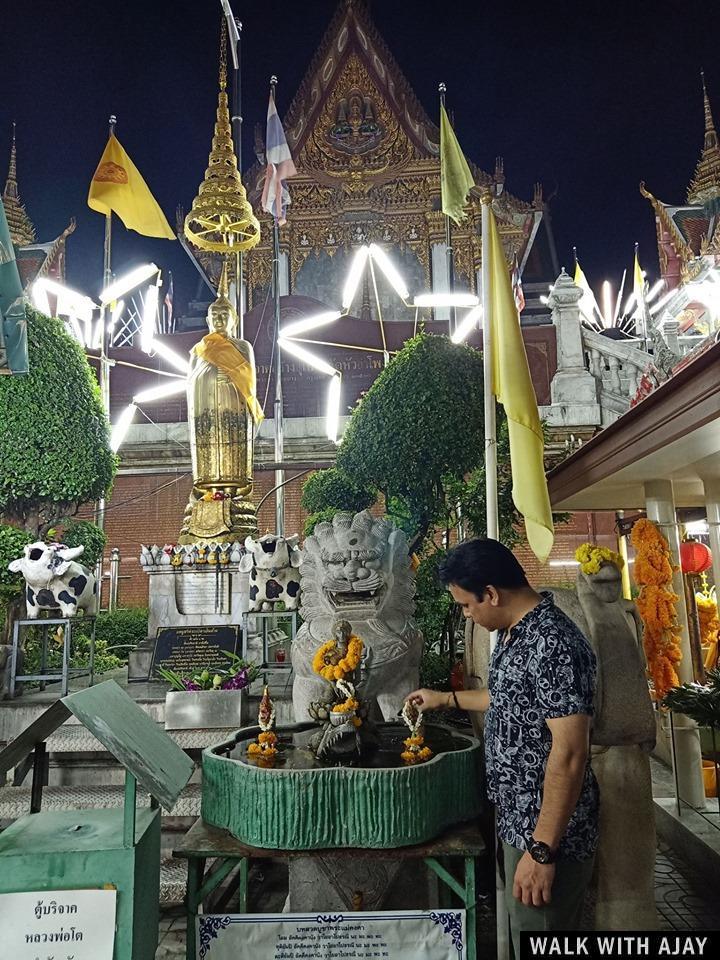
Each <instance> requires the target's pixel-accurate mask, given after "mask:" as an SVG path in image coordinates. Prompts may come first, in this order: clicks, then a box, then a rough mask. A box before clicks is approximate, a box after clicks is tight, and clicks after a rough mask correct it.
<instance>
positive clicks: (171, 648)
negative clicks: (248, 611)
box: [150, 625, 241, 677]
mask: <svg viewBox="0 0 720 960" xmlns="http://www.w3.org/2000/svg"><path fill="white" fill-rule="evenodd" d="M240 629H241V628H240V627H239V626H237V625H230V626H226V625H223V626H198V627H161V628H160V629H159V630H158V632H157V641H156V643H155V653H154V654H153V661H152V668H151V670H150V676H151V677H157V676H158V672H157V670H158V667H163V668H164V669H166V670H174V671H175V673H178V674H180V676H181V677H189V676H191V675H192V674H193V673H196V672H198V671H201V670H205V669H207V670H209V671H210V672H211V673H217V671H218V670H227V668H228V666H229V665H230V661H229V660H228V658H227V657H226V656H224V654H223V651H227V653H237V650H238V645H239V642H240Z"/></svg>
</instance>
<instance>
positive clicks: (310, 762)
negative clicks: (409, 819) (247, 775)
mask: <svg viewBox="0 0 720 960" xmlns="http://www.w3.org/2000/svg"><path fill="white" fill-rule="evenodd" d="M303 727H304V725H303ZM317 729H318V728H317V727H316V726H308V727H307V728H301V729H298V728H297V727H296V728H295V729H294V730H286V731H283V729H282V728H280V729H278V730H277V731H276V732H277V735H278V747H279V751H278V755H277V757H276V759H275V762H274V763H273V766H272V769H275V770H278V769H286V770H322V769H327V768H329V767H337V766H351V767H358V768H365V769H382V768H392V767H404V766H406V764H405V763H404V762H403V760H402V759H401V757H400V754H401V753H402V751H403V750H404V749H405V746H404V744H403V740H405V738H406V737H407V736H408V729H407V727H405V726H404V725H402V724H390V723H384V724H382V725H380V726H379V727H378V745H377V747H371V748H369V749H368V751H367V752H366V753H365V754H364V755H363V756H362V757H360V758H359V759H356V760H352V761H343V763H333V762H327V761H323V760H318V759H317V757H316V756H315V755H314V754H313V753H312V751H311V750H310V749H309V748H308V741H309V740H310V738H311V737H312V736H313V734H314V733H316V732H317ZM243 733H244V731H240V735H239V738H238V739H237V740H236V742H235V744H234V746H229V747H225V748H224V749H223V748H221V749H219V750H218V751H217V752H218V753H221V754H222V755H223V756H226V757H230V758H231V759H232V760H239V761H240V762H241V763H246V764H248V765H249V766H263V764H257V763H256V762H255V760H254V758H252V757H248V755H247V747H248V744H249V743H251V742H252V741H253V740H254V738H255V733H254V732H250V731H248V732H247V735H246V736H243ZM424 737H425V744H426V745H427V746H428V747H430V749H431V750H432V752H433V755H435V756H437V755H438V754H440V753H453V752H455V751H456V750H464V749H467V748H468V747H470V746H471V745H472V741H471V740H470V739H469V738H468V737H464V736H463V735H462V734H460V733H457V732H456V731H454V730H450V729H448V728H446V727H441V726H436V725H434V724H426V725H425V729H424Z"/></svg>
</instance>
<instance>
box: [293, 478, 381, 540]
mask: <svg viewBox="0 0 720 960" xmlns="http://www.w3.org/2000/svg"><path fill="white" fill-rule="evenodd" d="M377 496H378V495H377V490H375V489H374V488H373V487H370V486H368V485H366V484H363V483H358V482H357V481H355V480H354V479H353V478H352V477H350V476H348V474H347V473H345V472H344V471H342V470H338V468H337V467H329V468H328V469H327V470H318V472H317V473H314V474H313V475H312V476H311V477H308V479H307V480H306V481H305V483H304V484H303V491H302V496H301V497H300V504H301V505H302V507H303V508H304V509H305V510H307V511H308V512H309V514H310V516H309V517H308V518H307V520H306V521H305V528H304V530H303V534H304V536H306V537H309V536H310V534H311V533H312V532H313V530H314V529H315V527H316V526H317V524H318V523H321V522H322V521H323V520H332V518H333V517H334V516H335V514H336V513H338V511H340V510H348V511H349V512H350V513H359V512H360V511H361V510H367V509H368V508H369V507H371V506H372V505H373V504H374V503H375V501H376V500H377Z"/></svg>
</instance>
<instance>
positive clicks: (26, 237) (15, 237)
mask: <svg viewBox="0 0 720 960" xmlns="http://www.w3.org/2000/svg"><path fill="white" fill-rule="evenodd" d="M2 199H3V204H4V206H5V216H6V217H7V222H8V227H9V228H10V237H11V238H12V242H13V243H14V244H15V245H16V246H18V247H27V246H29V245H30V244H31V243H35V227H34V226H33V223H32V220H31V219H30V217H29V216H28V214H27V211H26V209H25V207H24V206H23V204H22V202H21V200H20V196H19V194H18V182H17V148H16V146H15V122H14V121H13V135H12V147H11V148H10V165H9V167H8V175H7V182H6V183H5V189H4V190H3V195H2Z"/></svg>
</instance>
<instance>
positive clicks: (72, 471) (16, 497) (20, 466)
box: [0, 308, 116, 535]
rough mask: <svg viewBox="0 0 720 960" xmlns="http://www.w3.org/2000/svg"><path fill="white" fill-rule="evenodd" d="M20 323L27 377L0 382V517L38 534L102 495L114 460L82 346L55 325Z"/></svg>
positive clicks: (33, 319) (35, 320) (39, 319)
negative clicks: (25, 329)
mask: <svg viewBox="0 0 720 960" xmlns="http://www.w3.org/2000/svg"><path fill="white" fill-rule="evenodd" d="M26 316H27V323H28V354H29V361H30V372H29V373H28V374H27V376H16V377H0V408H1V409H2V411H3V413H2V417H1V418H0V463H2V471H1V472H0V516H1V517H2V518H3V519H5V520H7V521H9V522H11V523H13V524H14V525H16V526H19V527H24V528H25V529H26V530H28V531H29V532H31V533H33V534H35V535H40V534H41V533H42V532H43V531H44V530H45V529H47V527H48V526H50V525H51V524H52V523H53V522H56V521H57V520H58V519H59V518H60V517H63V516H67V515H70V514H72V513H74V512H75V511H76V510H77V508H78V506H79V505H80V504H82V503H85V502H87V501H90V500H96V499H98V498H99V497H101V496H103V495H106V494H107V493H108V491H109V490H110V487H111V485H112V480H113V476H114V473H115V464H116V460H115V456H114V455H113V453H112V451H111V450H110V443H109V430H108V421H107V417H106V416H105V413H104V411H103V407H102V401H101V398H100V390H99V387H98V385H97V382H96V380H95V376H94V374H93V372H92V370H91V369H90V366H89V364H88V362H87V359H86V358H85V355H84V353H83V351H82V347H81V346H80V345H79V344H78V343H77V342H76V341H75V340H74V339H73V338H72V337H70V336H69V334H67V333H66V332H65V329H64V327H63V324H62V322H61V321H60V320H56V319H52V318H50V317H46V316H44V315H43V314H41V313H38V312H37V311H35V310H32V309H30V308H27V310H26Z"/></svg>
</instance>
